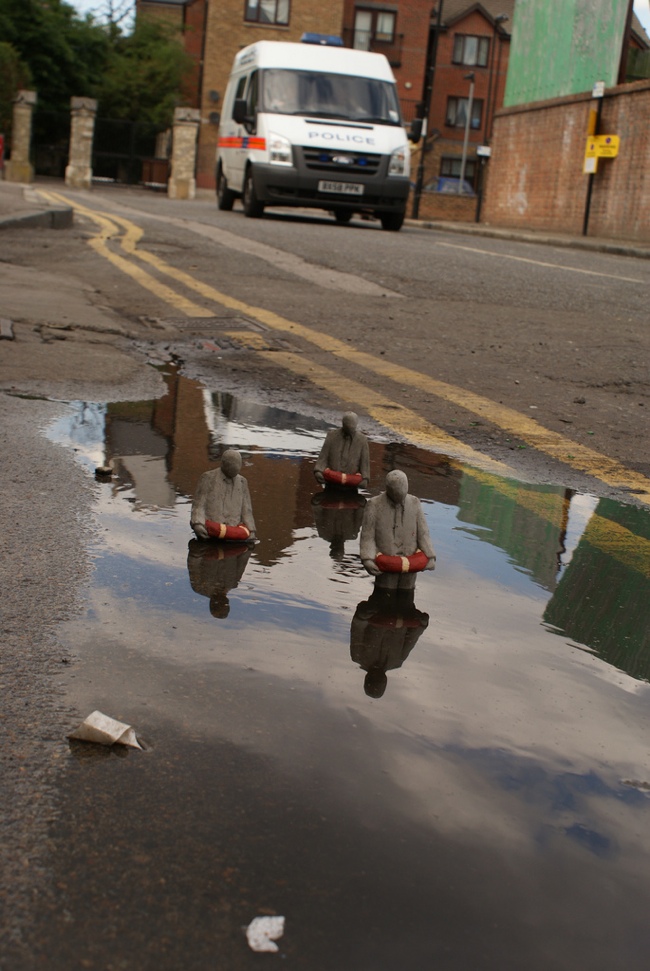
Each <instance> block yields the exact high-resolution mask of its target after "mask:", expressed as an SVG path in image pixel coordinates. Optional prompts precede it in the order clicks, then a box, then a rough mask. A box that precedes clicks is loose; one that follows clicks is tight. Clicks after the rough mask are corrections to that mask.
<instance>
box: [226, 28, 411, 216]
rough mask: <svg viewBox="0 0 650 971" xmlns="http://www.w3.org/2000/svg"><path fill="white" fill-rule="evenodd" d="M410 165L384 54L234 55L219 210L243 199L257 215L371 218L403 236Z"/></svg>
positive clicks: (288, 49) (291, 48)
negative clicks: (274, 210) (299, 212)
mask: <svg viewBox="0 0 650 971" xmlns="http://www.w3.org/2000/svg"><path fill="white" fill-rule="evenodd" d="M308 36H309V35H308ZM312 36H314V35H312ZM315 36H316V37H317V38H319V37H320V35H315ZM339 43H340V41H339ZM409 162H410V152H409V147H408V136H407V134H406V132H405V130H404V128H403V127H402V121H401V118H400V109H399V101H398V98H397V88H396V84H395V78H394V76H393V72H392V71H391V69H390V65H389V63H388V61H387V60H386V58H385V57H384V55H383V54H371V53H370V52H368V51H357V50H352V49H350V48H346V47H339V46H329V45H327V44H324V43H322V42H314V40H311V41H310V42H308V43H300V44H293V43H285V42H282V41H264V40H263V41H258V42H257V43H256V44H251V45H250V46H249V47H245V48H244V49H243V50H241V51H240V52H239V53H238V54H237V56H236V57H235V61H234V64H233V68H232V73H231V75H230V80H229V81H228V87H227V89H226V94H225V97H224V101H223V109H222V115H221V126H220V130H219V143H218V147H217V199H218V205H219V208H220V209H232V206H233V202H234V201H235V199H237V198H240V197H241V198H242V200H243V205H244V212H245V213H246V215H247V216H251V217H259V216H261V215H262V213H263V212H264V207H265V206H307V207H311V208H318V209H326V210H328V211H329V212H332V213H333V215H334V217H335V218H336V220H337V222H340V223H347V222H349V221H350V219H351V218H352V215H353V214H354V213H362V214H366V213H369V214H372V215H373V216H376V217H377V218H379V219H380V220H381V224H382V227H383V228H384V229H388V230H393V231H397V230H399V229H400V228H401V226H402V223H403V221H404V215H405V212H406V201H407V198H408V194H409V175H410V170H409Z"/></svg>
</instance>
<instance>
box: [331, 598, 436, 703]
mask: <svg viewBox="0 0 650 971" xmlns="http://www.w3.org/2000/svg"><path fill="white" fill-rule="evenodd" d="M414 594H415V591H414V590H399V591H395V590H385V589H383V588H382V587H378V586H375V588H374V589H373V591H372V593H371V595H370V597H369V598H368V600H362V601H361V603H360V604H358V606H357V609H356V611H355V613H354V617H353V618H352V624H351V625H350V657H351V658H352V660H353V661H354V662H355V663H356V664H358V665H359V667H361V668H362V669H363V670H364V671H365V672H366V676H365V678H364V682H363V687H364V691H365V692H366V694H367V695H368V696H369V697H370V698H381V697H382V695H383V694H384V692H385V691H386V685H387V683H388V675H387V672H388V671H395V670H397V668H401V666H402V665H403V664H404V662H405V661H406V659H407V657H408V656H409V654H410V653H411V651H412V650H413V648H414V647H415V645H416V644H417V641H418V639H419V637H420V635H421V634H422V633H423V631H425V630H426V628H427V627H428V626H429V615H428V614H425V613H424V612H423V611H422V610H418V608H417V607H416V606H415V603H414Z"/></svg>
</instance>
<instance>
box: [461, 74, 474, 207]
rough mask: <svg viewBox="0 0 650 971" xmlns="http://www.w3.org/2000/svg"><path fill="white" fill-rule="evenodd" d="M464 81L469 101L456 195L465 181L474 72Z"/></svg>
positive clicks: (466, 76) (467, 75)
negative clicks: (467, 87) (467, 85)
mask: <svg viewBox="0 0 650 971" xmlns="http://www.w3.org/2000/svg"><path fill="white" fill-rule="evenodd" d="M465 81H469V99H468V102H467V117H466V118H465V137H464V138H463V154H462V157H461V160H460V178H459V180H458V195H460V194H461V193H462V191H463V182H464V180H465V166H466V165H467V145H468V143H469V126H470V124H471V121H472V107H473V105H474V72H473V71H472V72H471V73H470V74H466V75H465Z"/></svg>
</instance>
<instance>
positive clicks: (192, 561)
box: [187, 539, 251, 618]
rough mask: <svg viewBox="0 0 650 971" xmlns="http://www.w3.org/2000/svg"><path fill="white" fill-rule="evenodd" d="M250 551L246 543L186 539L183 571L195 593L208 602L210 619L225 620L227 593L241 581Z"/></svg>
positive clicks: (227, 604)
mask: <svg viewBox="0 0 650 971" xmlns="http://www.w3.org/2000/svg"><path fill="white" fill-rule="evenodd" d="M250 555H251V549H250V547H248V546H247V545H246V543H230V544H228V543H217V542H214V541H210V540H207V541H203V540H199V539H192V540H190V542H189V544H188V547H187V572H188V573H189V576H190V584H191V586H192V590H194V592H195V593H199V594H201V596H202V597H208V598H209V600H210V613H211V614H212V616H213V617H219V618H223V617H227V616H228V614H229V613H230V601H229V599H228V593H229V592H230V591H231V590H234V589H235V587H236V586H237V585H238V583H239V581H240V580H241V578H242V576H243V574H244V570H245V569H246V564H247V563H248V560H249V559H250Z"/></svg>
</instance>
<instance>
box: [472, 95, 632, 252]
mask: <svg viewBox="0 0 650 971" xmlns="http://www.w3.org/2000/svg"><path fill="white" fill-rule="evenodd" d="M591 106H592V98H591V95H590V94H584V95H575V96H568V97H565V98H558V99H553V100H551V101H544V102H538V103H536V104H535V105H522V106H517V107H513V108H507V109H504V110H502V111H501V112H499V113H498V115H497V116H496V117H495V121H494V135H493V139H492V158H491V159H490V163H489V166H488V169H489V179H488V183H487V186H486V192H485V201H484V204H483V210H482V221H483V222H485V223H488V224H491V225H494V226H504V227H506V226H507V227H519V228H526V229H540V230H554V231H557V232H566V233H571V234H578V235H580V234H581V233H582V227H583V220H584V212H585V203H586V194H587V186H588V176H587V175H584V174H583V171H582V166H583V159H584V151H585V143H586V139H587V120H588V115H589V109H590V107H591ZM599 130H600V132H601V133H605V134H613V135H619V137H620V139H621V144H620V152H619V155H618V157H617V158H614V159H600V160H599V163H598V171H597V173H596V175H595V177H594V181H593V190H592V200H591V210H590V218H589V235H590V236H605V237H610V238H612V239H626V240H637V241H639V242H650V171H649V169H648V159H649V158H650V81H638V82H636V83H634V84H628V85H621V86H619V87H617V88H610V89H608V91H607V92H606V96H605V98H604V101H603V106H602V118H601V124H600V129H599Z"/></svg>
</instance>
